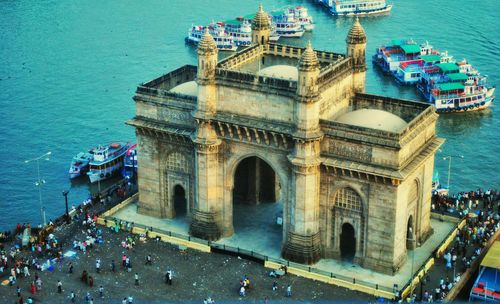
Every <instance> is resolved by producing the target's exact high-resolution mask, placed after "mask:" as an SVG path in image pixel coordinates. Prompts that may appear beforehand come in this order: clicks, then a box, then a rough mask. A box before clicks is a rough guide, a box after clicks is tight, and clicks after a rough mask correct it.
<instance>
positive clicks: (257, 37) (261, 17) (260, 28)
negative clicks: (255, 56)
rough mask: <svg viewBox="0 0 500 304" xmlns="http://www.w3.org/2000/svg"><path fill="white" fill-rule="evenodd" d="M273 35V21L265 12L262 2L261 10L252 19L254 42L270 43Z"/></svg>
mask: <svg viewBox="0 0 500 304" xmlns="http://www.w3.org/2000/svg"><path fill="white" fill-rule="evenodd" d="M270 35H271V23H270V21H269V16H268V15H267V13H266V12H264V8H263V7H262V4H260V5H259V11H258V12H257V14H256V15H255V17H254V18H253V20H252V43H256V44H260V45H263V44H268V43H269V36H270Z"/></svg>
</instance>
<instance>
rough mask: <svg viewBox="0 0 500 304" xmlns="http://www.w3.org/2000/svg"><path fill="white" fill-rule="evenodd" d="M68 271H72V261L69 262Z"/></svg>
mask: <svg viewBox="0 0 500 304" xmlns="http://www.w3.org/2000/svg"><path fill="white" fill-rule="evenodd" d="M68 272H69V273H73V263H71V262H69V271H68Z"/></svg>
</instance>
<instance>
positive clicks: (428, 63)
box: [394, 42, 466, 85]
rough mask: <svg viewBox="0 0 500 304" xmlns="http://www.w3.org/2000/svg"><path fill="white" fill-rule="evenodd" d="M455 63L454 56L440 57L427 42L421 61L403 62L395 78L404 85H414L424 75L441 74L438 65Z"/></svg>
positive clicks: (423, 47) (445, 53)
mask: <svg viewBox="0 0 500 304" xmlns="http://www.w3.org/2000/svg"><path fill="white" fill-rule="evenodd" d="M453 62H455V60H454V59H453V56H449V55H448V52H444V53H441V54H440V55H438V54H437V51H436V50H434V49H433V48H432V46H431V45H430V44H429V43H428V42H426V43H425V44H423V45H421V46H420V56H419V59H415V60H408V61H403V62H401V63H400V64H399V66H398V68H397V70H396V72H395V73H394V78H395V79H396V81H397V82H398V83H400V84H402V85H413V84H416V83H417V82H418V81H420V79H421V77H422V76H421V75H422V73H427V74H431V73H436V72H439V68H438V67H437V66H436V64H438V63H453ZM465 69H466V68H464V70H465Z"/></svg>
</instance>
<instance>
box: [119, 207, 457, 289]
mask: <svg viewBox="0 0 500 304" xmlns="http://www.w3.org/2000/svg"><path fill="white" fill-rule="evenodd" d="M282 206H283V204H281V203H261V204H260V205H258V206H255V205H247V204H235V205H234V207H233V212H234V229H235V233H234V235H233V236H231V237H228V238H223V239H220V240H219V241H217V242H216V243H218V244H225V245H228V246H232V247H239V248H242V249H246V250H253V251H255V252H258V253H260V254H263V255H267V256H269V257H272V258H276V259H279V258H280V250H281V244H282V226H280V225H278V223H277V217H278V216H280V215H281V211H282ZM113 216H114V217H117V218H119V219H122V220H127V221H133V222H134V223H138V224H142V225H147V226H152V227H154V228H158V229H162V230H166V231H172V232H175V233H179V234H183V235H188V232H189V222H188V220H187V218H186V217H185V216H184V217H178V218H174V219H159V218H154V217H150V216H145V215H141V214H138V213H137V205H136V204H135V203H134V204H130V205H129V206H127V207H125V208H123V209H122V210H120V211H119V212H117V213H116V214H114V215H113ZM454 225H455V224H454V223H451V222H446V221H440V220H436V219H431V226H432V228H433V229H434V234H433V235H432V236H431V237H430V238H429V239H428V240H427V241H426V242H425V243H424V244H423V246H421V247H418V248H417V249H416V250H415V251H414V252H413V251H409V253H408V258H407V262H406V263H405V264H404V266H403V268H402V269H400V271H399V272H398V273H397V274H396V275H395V276H390V275H386V274H382V273H377V272H374V271H372V270H369V269H365V268H362V267H360V266H359V265H356V264H352V263H349V262H345V261H339V260H334V259H321V260H320V261H319V262H318V263H316V264H314V265H313V266H312V267H314V268H317V269H321V270H323V271H328V272H332V273H334V274H337V275H342V276H346V277H349V278H356V280H357V281H359V280H362V281H365V282H369V283H372V284H379V285H380V286H385V287H388V288H391V289H392V287H393V286H394V284H398V286H399V288H401V287H403V286H404V285H405V284H406V282H408V280H409V279H410V274H411V272H412V268H413V271H414V272H415V271H417V270H418V269H419V268H420V267H421V266H422V265H423V264H424V263H425V261H426V260H427V259H428V258H429V256H430V254H431V253H432V252H433V251H434V249H435V248H436V247H437V246H438V245H439V244H440V243H441V242H442V241H443V240H444V239H445V238H446V236H447V235H449V233H450V232H451V230H452V229H453V227H454ZM412 264H413V266H412Z"/></svg>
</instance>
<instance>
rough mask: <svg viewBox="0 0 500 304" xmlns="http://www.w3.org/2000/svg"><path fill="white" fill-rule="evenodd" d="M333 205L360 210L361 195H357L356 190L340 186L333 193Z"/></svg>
mask: <svg viewBox="0 0 500 304" xmlns="http://www.w3.org/2000/svg"><path fill="white" fill-rule="evenodd" d="M335 206H336V207H340V208H344V209H349V210H354V211H361V207H362V205H361V197H359V195H358V194H357V193H356V191H354V190H352V189H351V188H342V189H340V190H338V191H337V193H335Z"/></svg>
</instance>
